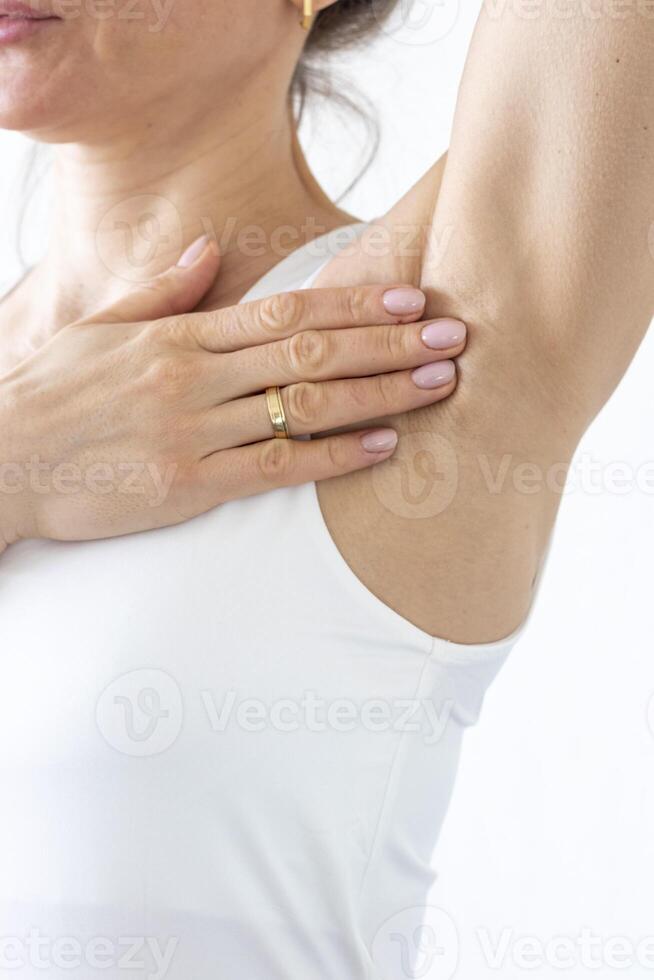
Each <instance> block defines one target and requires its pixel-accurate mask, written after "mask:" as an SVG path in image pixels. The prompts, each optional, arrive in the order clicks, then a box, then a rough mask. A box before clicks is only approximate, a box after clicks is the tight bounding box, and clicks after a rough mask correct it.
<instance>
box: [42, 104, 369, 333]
mask: <svg viewBox="0 0 654 980" xmlns="http://www.w3.org/2000/svg"><path fill="white" fill-rule="evenodd" d="M233 101H234V102H235V103H236V104H235V105H233V106H232V107H231V108H229V107H227V108H226V107H222V110H220V109H219V110H217V112H216V114H215V115H214V116H212V117H211V118H209V117H207V116H206V115H205V116H204V117H203V118H199V119H189V118H186V119H185V120H184V121H183V122H182V124H181V125H180V124H177V125H174V124H173V121H172V120H171V122H170V123H168V124H163V125H161V124H159V123H158V124H157V126H156V127H154V126H151V127H149V126H148V125H147V124H146V125H143V126H141V127H140V128H139V132H135V133H128V134H122V135H121V138H120V139H119V140H116V139H114V140H112V141H111V143H110V144H108V145H99V144H93V145H79V144H70V145H64V146H62V147H59V148H58V150H57V152H56V161H55V200H56V205H55V213H54V223H53V235H52V239H51V243H50V246H49V249H48V252H47V255H46V257H45V259H44V261H43V263H42V264H41V266H40V267H39V269H38V270H37V271H36V273H35V275H36V276H37V277H38V280H39V282H38V285H39V288H38V290H37V291H36V292H37V294H38V296H39V307H40V309H39V324H40V329H39V332H42V331H45V332H48V333H49V332H52V331H53V330H56V329H57V328H59V327H60V326H63V325H64V324H65V323H69V322H71V321H72V320H75V319H78V318H80V317H81V316H85V315H88V314H89V313H91V312H94V311H97V310H99V309H102V308H103V307H105V306H108V305H110V304H111V303H112V302H114V301H115V300H116V299H118V298H119V297H120V296H121V295H123V294H124V293H126V292H128V291H129V289H130V288H132V287H133V285H134V283H141V282H144V281H147V280H148V279H150V278H152V277H153V276H155V275H157V274H158V273H160V272H162V271H163V270H165V269H166V268H168V267H169V266H171V265H173V264H175V262H176V261H177V259H178V258H179V256H180V255H181V253H182V252H183V250H184V249H185V248H186V247H187V246H188V245H189V244H190V243H191V242H192V241H193V240H194V239H196V238H197V237H198V236H199V235H202V234H210V235H212V236H214V237H215V238H216V240H217V242H218V245H219V248H220V250H221V253H222V255H223V260H222V264H221V271H220V274H219V276H218V279H217V281H216V284H215V286H214V288H213V289H212V292H211V294H210V296H209V297H208V298H207V302H210V303H211V304H212V305H214V306H224V305H229V304H231V303H236V302H238V300H239V299H240V297H241V296H242V295H243V294H244V293H245V292H246V291H247V289H248V288H249V287H250V286H251V285H252V284H253V283H254V282H256V280H257V279H259V278H260V277H261V275H263V274H264V273H265V272H266V271H267V270H268V269H269V268H271V267H272V266H273V265H275V264H276V263H277V262H278V261H279V260H280V259H281V258H283V257H284V255H286V254H289V253H290V252H291V251H293V250H294V249H295V248H297V247H300V246H301V245H303V244H304V243H305V242H306V241H308V240H310V239H312V238H315V237H317V236H318V235H320V234H323V233H324V232H326V231H329V230H331V229H332V228H335V227H338V226H339V225H341V224H343V223H345V222H347V221H349V220H351V219H350V218H349V216H348V215H346V214H344V213H343V212H341V211H339V210H338V209H337V208H336V207H335V206H334V205H332V204H331V202H329V201H328V199H327V198H326V197H325V195H324V194H322V192H321V191H320V189H319V187H318V185H317V184H316V183H315V182H314V181H313V180H312V178H311V177H310V175H309V172H308V169H307V168H306V165H305V164H304V160H303V158H302V156H301V152H299V148H298V145H297V142H296V140H295V135H294V130H293V123H292V120H291V118H290V114H289V112H288V111H287V110H286V109H285V108H284V107H281V108H280V109H278V110H277V111H273V109H272V108H271V106H270V105H265V104H263V103H261V102H259V103H258V104H257V105H255V106H253V107H252V108H251V109H250V110H249V111H246V109H245V107H244V105H243V104H242V103H238V100H233ZM175 122H176V123H178V120H175ZM32 295H34V293H32Z"/></svg>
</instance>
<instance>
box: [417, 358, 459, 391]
mask: <svg viewBox="0 0 654 980" xmlns="http://www.w3.org/2000/svg"><path fill="white" fill-rule="evenodd" d="M455 374H456V368H455V367H454V361H438V362H437V363H436V364H423V366H422V367H419V368H416V369H415V371H413V373H412V374H411V377H412V378H413V382H414V384H416V385H417V386H418V388H440V387H442V385H447V384H449V383H450V381H452V380H453V379H454V375H455Z"/></svg>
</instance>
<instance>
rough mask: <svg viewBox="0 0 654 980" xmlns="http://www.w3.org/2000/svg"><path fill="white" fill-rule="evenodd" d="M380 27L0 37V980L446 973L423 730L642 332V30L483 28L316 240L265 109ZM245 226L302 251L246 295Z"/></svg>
mask: <svg viewBox="0 0 654 980" xmlns="http://www.w3.org/2000/svg"><path fill="white" fill-rule="evenodd" d="M2 4H4V7H3V6H2ZM9 4H11V5H9ZM300 6H302V10H300V9H299V8H300ZM393 6H394V4H393V3H391V2H387V3H379V2H377V0H321V2H319V3H316V4H315V5H313V6H312V5H311V4H306V6H305V4H304V3H302V4H301V5H300V4H299V3H298V2H297V0H270V2H269V3H267V4H265V5H262V4H261V3H260V0H219V2H216V0H214V2H213V3H208V2H205V0H187V2H186V3H185V4H184V5H183V7H180V8H178V7H176V6H173V7H171V9H170V10H169V11H164V10H163V8H157V9H156V15H157V16H156V18H155V19H154V20H153V16H154V13H155V8H154V7H152V8H151V9H149V8H148V6H147V4H146V3H145V2H143V3H142V4H141V5H136V6H135V5H130V8H129V10H130V13H129V16H128V14H127V13H125V11H123V12H122V16H121V11H120V10H119V9H118V8H113V10H112V11H109V13H107V7H106V6H105V7H103V10H102V12H100V11H96V10H94V9H92V8H89V7H87V6H85V7H84V8H83V9H80V8H77V9H75V10H74V11H73V12H72V13H71V7H70V5H67V8H66V10H65V11H62V10H57V9H55V6H54V4H53V5H50V6H47V7H46V6H44V4H39V6H38V9H37V7H36V5H34V6H33V8H30V9H29V10H26V9H25V8H24V7H21V6H19V5H17V4H16V3H15V2H14V0H0V12H1V11H2V10H4V11H5V16H4V17H3V18H2V19H0V40H2V46H0V70H1V71H2V81H3V84H2V87H1V89H0V92H1V94H0V123H1V124H2V125H3V126H4V127H6V128H12V129H18V130H21V131H23V132H26V133H29V134H31V135H32V136H34V137H35V138H37V139H39V140H42V141H44V142H49V143H53V144H55V145H56V173H57V187H56V194H57V196H56V200H57V212H56V221H55V229H54V235H53V239H52V243H51V245H50V247H49V249H48V252H47V255H46V257H45V258H44V260H43V262H42V263H41V264H40V265H39V266H38V267H37V268H36V269H34V270H33V271H32V272H31V273H30V275H29V276H28V277H27V278H26V280H25V281H24V282H23V283H21V284H19V285H18V286H17V288H16V289H15V290H14V292H13V293H12V294H11V295H10V296H9V297H7V299H6V300H5V302H4V304H3V306H2V309H1V310H0V317H1V321H0V328H1V330H2V336H3V345H2V358H3V370H4V372H5V373H4V375H3V376H2V379H1V381H0V392H1V394H2V398H1V399H0V403H1V406H2V407H1V408H0V433H1V434H0V449H1V452H0V457H1V458H2V459H3V460H4V461H6V462H5V467H4V470H3V480H4V485H3V489H4V491H5V492H4V493H3V495H2V498H1V503H0V526H1V527H2V530H3V535H4V539H5V541H6V542H7V547H6V549H5V551H4V553H3V555H2V559H1V560H0V585H1V591H0V603H1V616H0V641H1V643H2V651H3V675H2V676H3V683H2V685H1V687H0V718H1V722H0V724H1V726H2V727H1V734H2V738H1V739H0V743H1V744H2V756H1V765H2V775H3V778H2V785H3V795H4V799H3V806H2V808H1V810H0V812H1V813H2V816H1V818H0V821H1V822H0V830H1V836H2V840H3V842H4V844H3V846H2V849H1V858H0V882H1V884H0V903H1V907H2V911H3V928H2V934H3V937H4V944H3V946H2V954H3V956H4V959H5V963H4V964H3V965H4V966H5V967H7V968H8V967H11V968H12V969H13V970H14V971H15V973H16V975H18V976H30V977H31V976H35V977H36V976H40V977H42V976H44V975H45V976H52V977H55V976H63V975H65V974H66V971H67V970H70V969H78V970H79V971H80V973H81V975H83V976H85V977H87V976H88V977H91V976H95V975H100V974H102V975H104V976H105V977H107V976H115V977H118V976H120V977H123V976H130V975H132V974H133V975H134V976H144V975H146V976H151V977H163V976H166V977H172V978H177V977H180V978H181V977H184V978H187V977H196V978H205V977H206V978H208V977H216V976H218V977H232V976H234V975H247V976H249V977H251V978H264V977H265V978H267V980H268V978H272V977H275V978H277V977H279V978H289V977H292V978H295V977H298V978H299V977H303V978H305V977H316V978H318V977H320V978H321V980H326V978H332V977H333V978H339V980H343V978H346V977H347V978H350V977H351V978H360V977H376V976H383V977H402V976H411V975H425V970H426V969H427V968H430V964H431V965H432V966H433V963H434V962H436V960H437V958H438V956H441V954H442V953H443V951H444V950H445V952H447V942H446V939H447V937H446V936H445V937H443V936H442V935H441V934H439V932H438V930H436V933H434V931H433V925H434V923H433V921H432V920H431V919H430V914H429V912H428V910H427V909H426V908H425V902H426V900H427V893H428V889H429V885H430V883H431V881H432V879H433V871H432V868H431V863H430V862H431V855H432V851H433V848H434V843H435V840H436V838H437V836H438V832H439V828H440V825H441V823H442V820H443V818H444V815H445V811H446V808H447V801H448V798H449V795H450V792H451V788H452V783H453V779H454V773H455V770H456V765H457V759H458V754H459V747H460V741H461V735H462V732H463V730H464V728H465V727H466V726H467V725H469V724H471V723H473V722H474V721H475V720H476V718H477V715H478V712H479V708H480V704H481V701H482V698H483V695H484V692H485V690H486V688H487V686H488V684H489V683H490V681H491V680H492V678H493V677H494V676H495V674H496V673H497V671H498V670H499V669H500V667H501V665H502V663H503V661H504V659H505V658H506V656H507V654H508V652H509V650H510V648H511V647H512V645H513V644H514V643H515V640H516V639H517V636H518V635H519V632H520V630H521V628H522V627H521V624H523V623H524V620H525V616H526V613H527V611H528V609H529V607H530V605H531V603H532V598H533V592H534V587H535V581H536V580H537V574H538V570H539V568H540V567H541V564H542V559H543V555H544V552H545V550H546V546H547V542H548V540H549V538H550V534H551V529H552V525H553V521H554V517H555V514H556V510H557V506H558V502H559V497H560V480H561V473H562V472H564V470H565V467H566V465H567V463H568V462H569V460H570V458H571V456H572V454H573V452H574V449H575V446H576V445H577V442H578V440H579V438H580V436H581V435H582V433H583V432H584V431H585V429H586V427H587V426H588V424H589V422H590V421H591V419H592V418H593V417H594V415H595V413H596V412H597V410H598V409H599V408H600V406H601V405H602V404H603V403H604V402H605V401H606V400H607V398H608V397H609V395H610V393H611V391H612V390H613V388H614V387H615V385H616V384H617V382H618V380H619V378H620V377H621V376H622V374H623V373H624V371H625V369H626V367H627V365H628V363H629V361H630V360H631V358H632V356H633V354H634V352H635V350H636V347H637V346H638V343H639V342H640V340H641V338H642V336H643V335H644V332H645V330H646V328H647V325H648V323H649V321H650V319H651V317H652V312H653V308H654V285H653V281H652V280H653V275H652V264H651V263H652V258H651V254H650V251H649V246H648V234H649V227H650V224H651V221H652V193H651V187H650V183H651V181H650V175H651V168H652V160H653V157H654V143H653V133H654V121H653V119H652V116H653V109H654V85H653V83H652V80H651V77H650V73H649V63H650V60H651V56H652V52H653V50H654V26H653V22H652V21H651V20H650V19H647V18H645V16H644V15H643V14H642V13H641V12H636V10H635V8H634V10H633V11H632V12H631V13H628V14H627V16H625V17H621V18H619V19H618V18H611V17H608V16H606V17H599V18H595V17H594V18H592V19H591V18H588V16H587V9H586V7H585V5H581V6H582V7H583V9H581V8H580V9H579V10H577V9H572V10H570V11H568V13H569V16H566V17H565V18H563V17H559V16H557V15H556V14H555V13H554V12H552V11H551V10H550V11H548V12H547V13H545V12H542V13H541V14H540V16H539V17H536V18H534V17H533V16H530V17H523V16H521V15H520V11H519V10H517V9H516V5H512V6H511V8H510V9H509V7H507V8H506V9H504V10H499V8H498V7H497V5H492V9H487V10H484V11H483V13H482V16H481V18H480V22H479V25H478V28H477V32H476V35H475V40H474V43H473V47H472V51H471V54H470V59H469V64H468V67H467V70H466V74H465V78H464V83H463V87H462V91H461V96H460V100H459V105H458V108H457V116H456V122H455V127H454V133H453V140H452V147H451V151H450V154H449V158H448V161H447V165H445V161H440V162H439V163H437V164H436V165H435V166H434V168H433V169H432V171H430V173H428V174H427V175H426V176H425V178H424V179H423V180H422V181H421V182H420V183H419V184H418V185H417V186H416V187H415V188H414V189H413V190H412V191H411V192H410V193H409V194H408V195H407V196H406V197H405V198H404V199H403V200H402V201H400V202H399V203H398V204H397V206H396V207H395V208H393V209H392V210H391V212H390V213H389V214H387V215H385V216H384V217H382V218H381V219H380V220H379V221H377V222H375V223H373V224H372V225H370V226H368V227H366V228H361V227H351V230H350V232H349V233H348V235H346V236H343V235H342V234H341V232H340V231H339V230H340V229H342V228H343V227H344V226H352V224H353V219H352V218H351V217H350V216H348V215H345V214H343V213H342V212H340V211H339V210H338V209H337V208H336V207H335V206H334V205H333V204H331V202H329V201H327V200H326V199H325V197H324V195H323V194H322V193H321V192H320V190H319V188H318V187H317V186H316V184H315V182H313V180H312V179H311V177H310V175H309V174H308V172H307V169H306V166H305V164H304V162H303V160H302V159H301V157H300V156H299V153H298V150H297V145H296V141H295V139H294V133H293V124H292V121H291V119H290V116H289V113H288V91H289V85H290V84H291V80H292V79H293V78H295V80H296V82H297V81H298V80H300V81H301V78H302V75H301V73H302V71H303V68H304V66H305V65H306V59H307V58H309V57H310V56H311V52H312V51H313V52H314V56H315V54H316V52H318V51H319V50H320V49H321V48H323V49H324V48H325V47H330V46H336V47H338V46H340V45H341V44H342V43H344V42H345V40H347V39H348V38H349V37H351V36H353V35H356V36H358V37H365V36H367V34H366V32H367V31H370V32H372V31H374V30H375V29H377V30H378V29H379V24H380V18H381V17H382V16H383V15H386V14H387V13H389V12H390V10H391V8H392V7H393ZM73 14H74V15H73ZM299 15H302V16H301V17H300V16H299ZM298 20H301V21H302V23H298ZM307 30H308V31H309V33H308V34H307ZM298 66H299V67H298ZM422 97H423V99H425V114H426V124H428V99H427V98H425V95H424V93H423V94H422ZM307 228H309V229H310V230H309V232H308V233H307ZM134 229H139V231H140V237H136V238H135V239H133V238H132V236H133V232H134ZM144 229H145V231H144ZM280 229H284V235H285V236H286V237H287V238H289V239H290V240H291V242H292V243H294V244H295V245H299V244H300V243H301V241H302V240H303V239H305V240H306V239H309V241H308V244H306V245H305V246H304V247H301V248H297V250H295V251H293V250H292V249H291V250H290V254H289V255H288V256H287V257H286V258H284V259H283V260H282V261H281V262H278V261H277V260H278V254H276V253H278V252H279V248H278V246H276V245H275V244H274V243H275V242H276V241H277V242H278V241H279V235H280ZM321 231H323V232H325V233H326V236H325V234H322V235H321V234H320V232H321ZM207 232H208V233H209V241H207V240H206V238H201V239H200V241H199V243H196V242H195V239H197V236H198V235H201V234H203V233H204V234H206V233H207ZM144 237H145V238H146V239H147V240H148V243H149V245H150V246H152V247H151V248H150V249H149V251H144V249H143V248H142V247H141V248H140V251H138V250H135V245H134V241H136V242H137V243H140V245H141V246H142V243H143V238H144ZM253 238H255V239H256V247H252V241H253ZM214 239H218V240H219V241H220V242H221V245H222V248H221V251H222V253H223V255H222V260H221V268H220V271H219V273H218V276H217V278H215V277H216V273H217V272H218V257H217V250H216V248H215V246H214V244H213V240H214ZM344 239H345V240H344ZM191 243H192V244H191ZM189 245H190V250H188V251H186V252H185V254H184V255H183V257H182V259H181V263H180V265H179V266H178V267H176V268H175V269H174V270H173V271H172V272H166V271H165V270H166V269H167V268H168V267H169V266H170V265H171V264H173V263H174V262H175V261H176V260H177V257H178V255H179V253H180V252H182V251H184V250H185V248H186V246H189ZM214 279H215V282H214ZM370 283H376V284H378V285H374V286H370V285H369V284H370ZM307 286H317V287H320V288H318V289H316V290H312V291H310V292H307V293H304V294H303V293H302V292H301V291H300V290H301V289H302V288H303V287H307ZM420 289H422V291H423V293H424V294H425V295H426V307H425V300H424V299H423V298H422V295H421V292H420ZM289 291H291V292H290V294H289ZM284 294H287V295H284ZM269 297H272V298H269ZM243 298H244V299H245V302H244V303H243V304H242V305H239V303H240V301H241V299H243ZM98 309H101V310H103V311H104V312H102V313H100V314H98V313H97V312H96V311H97V310H98ZM191 310H196V312H195V313H190V312H189V311H191ZM464 324H466V325H467V328H468V333H469V335H470V338H469V343H468V346H467V348H466V351H465V355H464V356H463V357H461V378H460V383H459V385H458V387H457V390H456V392H454V394H452V392H453V389H454V385H455V379H454V366H453V361H452V358H456V357H458V356H459V355H461V354H462V352H463V350H464V346H465V340H466V336H465V329H466V328H465V327H464ZM264 389H267V393H266V394H264V393H263V392H264ZM446 395H451V397H449V398H446V399H445V400H443V399H444V396H446ZM408 413H410V414H408ZM389 416H390V418H389ZM379 419H381V420H383V421H381V422H379V421H377V422H375V421H374V420H379ZM384 420H385V421H384ZM351 427H354V428H355V430H356V431H354V432H351V431H345V432H343V431H341V430H343V429H347V430H349V429H350V428H351ZM362 428H364V435H363V436H362V435H361V431H360V430H361V429H362ZM330 431H331V432H332V434H331V435H326V434H327V433H329V432H330ZM273 434H274V435H275V436H276V437H275V438H271V437H272V436H273ZM288 435H291V436H298V437H304V436H307V435H319V436H322V438H317V439H314V440H312V441H311V442H308V441H307V440H306V439H303V438H298V439H289V438H287V436H288ZM277 436H278V437H279V438H277ZM396 442H397V445H396ZM373 463H374V464H375V465H371V464H373ZM327 478H329V479H327ZM312 481H318V486H317V489H316V483H315V482H312ZM262 491H267V492H262ZM219 503H221V504H222V506H220V507H216V504H219ZM191 518H192V519H191ZM147 530H149V531H150V533H144V532H145V531H147ZM130 532H136V533H130ZM423 920H424V922H423ZM437 925H438V923H437ZM430 928H431V930H432V931H431V932H430ZM441 962H445V960H443V959H442V958H441ZM448 962H449V961H448ZM420 971H422V972H420ZM452 972H453V970H452V971H451V972H450V973H448V974H447V975H448V976H450V975H451V974H452ZM443 975H445V974H443Z"/></svg>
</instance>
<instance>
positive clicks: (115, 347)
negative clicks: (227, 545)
mask: <svg viewBox="0 0 654 980" xmlns="http://www.w3.org/2000/svg"><path fill="white" fill-rule="evenodd" d="M217 267H218V257H217V254H216V252H215V250H214V249H213V248H212V246H211V245H207V247H206V248H205V249H204V252H203V253H202V254H201V255H200V257H199V258H198V259H197V261H196V262H194V263H193V264H192V265H191V266H190V267H188V268H184V267H182V266H177V267H175V268H174V269H172V270H170V271H169V272H168V273H165V274H164V275H163V276H160V277H159V278H158V279H156V280H154V282H153V283H150V284H149V285H148V286H147V287H143V288H140V289H138V290H136V291H135V292H133V293H132V294H130V295H129V296H128V297H127V298H126V299H125V300H123V301H122V302H121V303H119V304H117V305H116V306H114V307H112V308H111V309H110V310H107V311H105V312H104V313H102V314H99V315H97V316H94V317H93V318H91V319H88V320H84V321H81V322H78V323H76V324H73V325H71V326H68V327H65V328H64V329H62V330H60V331H59V332H58V333H57V334H56V335H55V336H54V337H53V339H52V340H51V341H49V342H48V343H47V344H46V345H45V346H44V347H43V348H41V349H40V350H39V351H37V352H36V353H35V354H34V355H32V356H31V357H29V358H28V359H27V360H26V361H24V362H22V363H21V364H19V365H18V367H16V368H15V369H14V370H13V371H12V372H11V373H10V374H8V375H6V376H5V377H4V378H2V379H0V530H1V531H2V537H3V539H4V542H6V543H11V542H12V541H15V540H17V539H19V538H32V537H43V538H52V539H58V540H87V539H96V538H101V537H110V536H114V535H120V534H127V533H130V532H135V531H143V530H148V529H151V528H156V527H163V526H166V525H170V524H175V523H178V522H180V521H184V520H187V519H188V518H190V517H193V516H195V515H197V514H200V513H203V512H204V511H207V510H209V509H210V508H212V507H215V506H216V505H218V504H220V503H223V502H224V501H227V500H231V499H234V498H239V497H245V496H248V495H251V494H257V493H261V492H263V491H267V490H271V489H273V488H275V487H281V486H288V485H292V484H298V483H305V482H308V481H311V480H324V479H327V478H329V477H333V476H338V475H341V474H343V473H347V472H350V471H353V470H357V469H362V468H364V467H367V466H371V465H373V464H375V463H377V462H380V461H381V460H385V459H387V458H388V457H389V456H390V455H391V454H392V452H393V450H394V448H395V444H396V441H397V436H396V434H395V433H394V432H393V431H392V430H389V429H373V430H370V429H368V430H366V431H363V432H362V431H356V432H348V433H345V434H339V435H331V436H328V437H325V438H321V439H315V440H306V441H294V440H293V439H291V440H282V439H274V438H271V437H272V427H271V422H270V417H269V414H268V410H267V405H266V399H265V395H264V394H263V393H262V392H263V391H264V389H265V388H267V387H269V386H272V385H279V386H280V387H282V388H283V393H282V394H283V401H284V406H285V410H286V416H287V420H288V424H289V429H290V433H291V435H292V436H298V435H309V434H315V433H320V432H326V431H328V430H330V429H335V428H339V427H343V426H347V425H351V424H353V423H354V424H357V423H359V424H360V423H364V422H365V421H368V420H370V419H375V418H380V417H383V416H386V415H389V414H397V413H400V412H406V411H410V410H411V409H414V408H418V407H420V406H424V405H427V404H431V403H433V402H435V401H437V400H439V399H442V398H444V397H446V396H447V395H449V394H450V393H451V392H452V391H453V390H454V387H455V384H456V378H455V368H454V364H453V362H452V361H451V360H450V358H451V357H452V356H455V355H457V354H459V353H460V352H461V351H462V349H463V347H464V344H465V327H464V326H463V324H460V323H457V322H456V321H451V320H444V321H437V322H436V324H435V325H434V326H429V325H425V324H423V323H419V322H416V321H418V320H419V317H420V316H421V314H422V312H423V309H424V298H423V297H422V294H421V293H420V292H419V291H418V290H415V289H412V288H408V287H399V288H390V289H389V288H388V287H383V286H365V287H357V288H354V289H323V290H312V291H306V292H299V293H290V294H285V295H280V296H274V297H271V298H269V299H264V300H262V301H260V302H252V303H246V304H243V305H240V306H236V307H232V308H229V309H222V310H218V311H215V312H209V313H190V314H189V313H185V312H184V311H185V310H188V309H193V308H194V307H195V306H196V305H197V303H198V302H199V300H200V299H201V298H202V296H203V295H204V294H205V293H206V291H207V290H208V288H209V286H210V285H211V283H212V282H213V280H214V278H215V275H216V271H217ZM429 345H431V346H429ZM412 369H417V371H412ZM1 546H2V539H0V547H1Z"/></svg>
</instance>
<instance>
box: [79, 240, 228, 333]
mask: <svg viewBox="0 0 654 980" xmlns="http://www.w3.org/2000/svg"><path fill="white" fill-rule="evenodd" d="M219 266H220V253H219V251H218V246H217V244H216V242H215V241H214V240H213V239H212V238H210V237H209V236H208V235H202V237H201V238H198V239H196V240H195V241H194V242H193V243H192V245H189V247H188V248H187V249H186V251H185V252H184V254H183V255H182V257H181V258H180V259H179V261H178V263H177V265H174V266H171V268H170V269H166V271H165V272H162V273H161V274H160V275H158V276H155V277H154V279H151V280H150V281H149V282H146V283H142V284H141V285H139V286H137V287H136V288H135V289H133V290H132V291H131V292H129V293H127V295H126V296H123V297H122V298H121V299H120V300H118V301H117V302H116V303H113V304H112V305H111V306H110V307H107V309H105V310H102V311H101V312H100V313H94V314H93V316H92V317H89V318H88V319H86V320H85V321H84V322H86V323H93V322H97V323H140V322H141V321H143V320H160V319H161V318H162V317H166V316H179V314H181V313H189V312H190V311H191V310H193V309H195V307H196V306H197V305H198V303H199V302H200V300H201V299H202V297H203V296H204V295H205V294H206V293H207V292H208V290H209V289H210V287H211V286H212V285H213V284H214V282H215V279H216V275H217V273H218V269H219Z"/></svg>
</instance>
